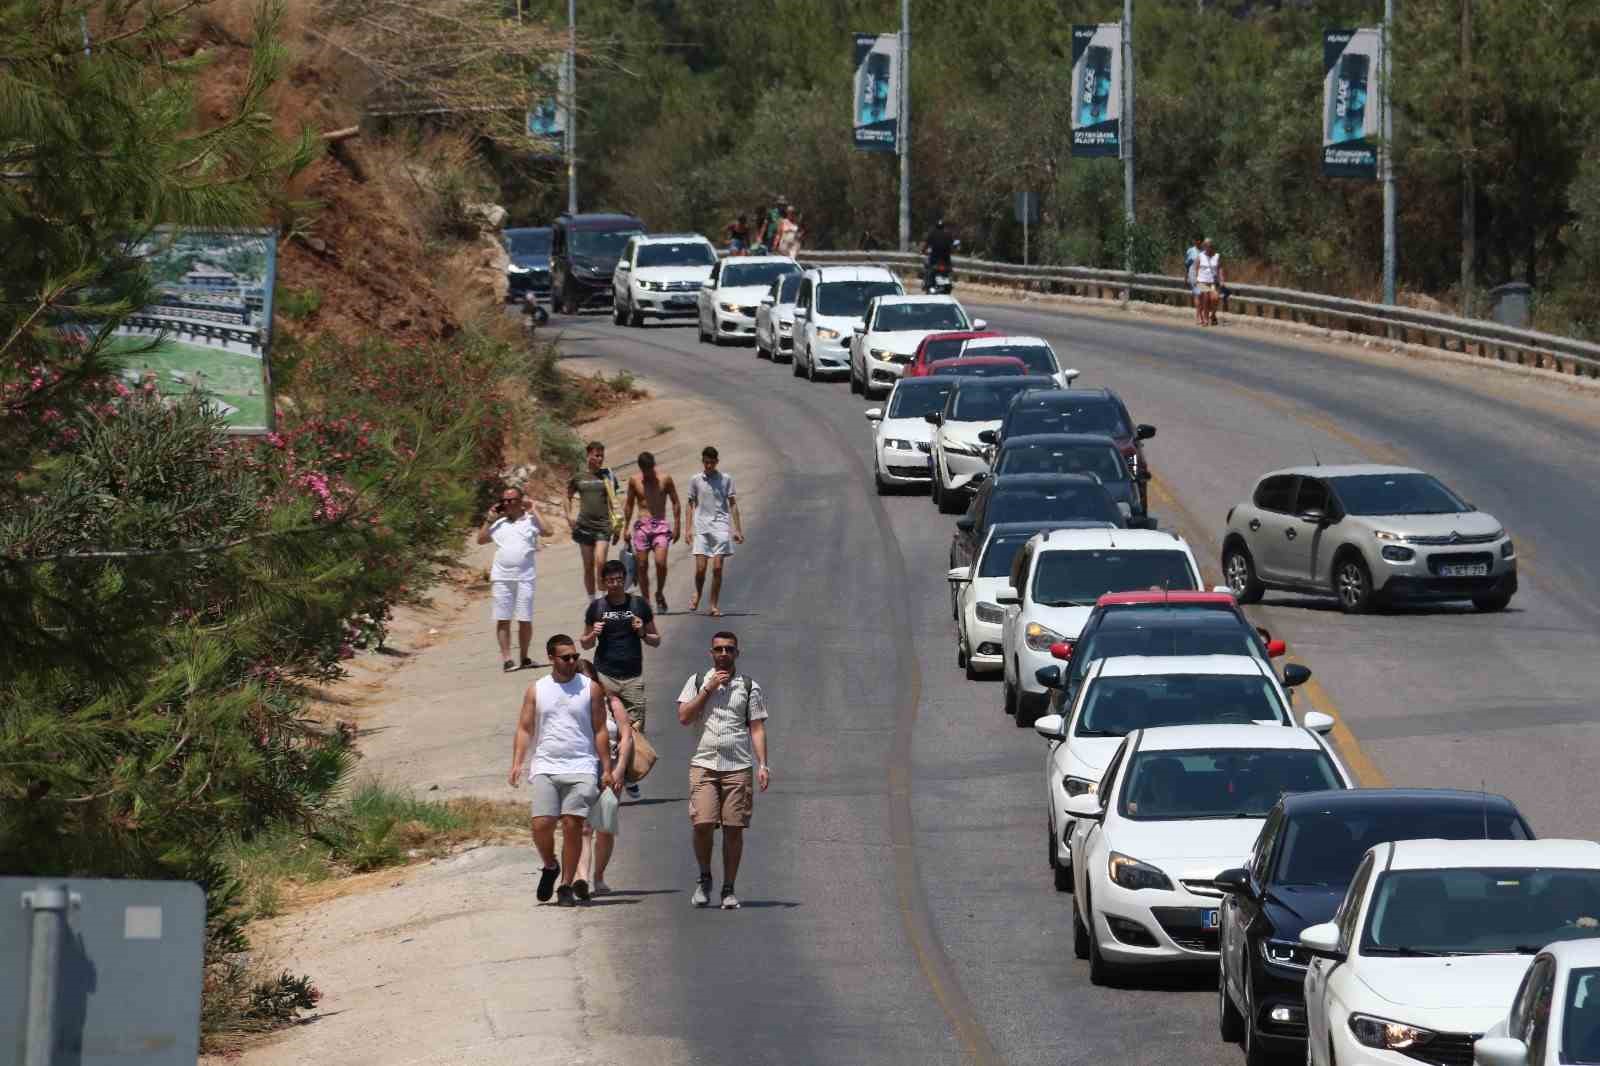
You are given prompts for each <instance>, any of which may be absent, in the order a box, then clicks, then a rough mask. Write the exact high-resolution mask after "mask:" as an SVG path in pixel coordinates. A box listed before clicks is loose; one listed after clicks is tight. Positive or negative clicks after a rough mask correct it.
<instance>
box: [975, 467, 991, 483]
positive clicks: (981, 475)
mask: <svg viewBox="0 0 1600 1066" xmlns="http://www.w3.org/2000/svg"><path fill="white" fill-rule="evenodd" d="M988 480H989V471H987V470H980V471H978V472H977V473H976V474H973V475H972V484H974V485H981V484H983V483H984V482H985V481H988Z"/></svg>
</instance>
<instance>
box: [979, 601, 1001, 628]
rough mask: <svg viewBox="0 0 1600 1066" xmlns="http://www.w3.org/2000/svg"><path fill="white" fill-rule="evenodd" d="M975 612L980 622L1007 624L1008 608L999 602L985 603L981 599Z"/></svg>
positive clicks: (998, 624)
mask: <svg viewBox="0 0 1600 1066" xmlns="http://www.w3.org/2000/svg"><path fill="white" fill-rule="evenodd" d="M974 613H975V614H977V616H978V621H980V622H987V623H989V624H990V625H992V626H1003V625H1005V624H1006V609H1005V608H1004V607H1001V606H1000V605H999V604H998V603H984V602H982V601H979V603H978V606H977V607H976V608H975V609H974Z"/></svg>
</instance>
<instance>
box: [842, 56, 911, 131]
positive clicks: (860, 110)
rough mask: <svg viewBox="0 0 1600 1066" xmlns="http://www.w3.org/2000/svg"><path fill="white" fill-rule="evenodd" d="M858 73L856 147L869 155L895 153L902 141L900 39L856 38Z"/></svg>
mask: <svg viewBox="0 0 1600 1066" xmlns="http://www.w3.org/2000/svg"><path fill="white" fill-rule="evenodd" d="M855 72H856V74H855V79H854V81H853V82H852V103H851V110H852V112H853V113H854V116H855V121H854V127H855V145H856V147H857V148H860V149H861V150H862V151H866V152H893V151H895V150H896V149H897V148H898V147H899V141H900V35H899V34H895V33H858V34H856V35H855Z"/></svg>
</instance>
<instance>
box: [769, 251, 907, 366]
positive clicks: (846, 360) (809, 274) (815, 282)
mask: <svg viewBox="0 0 1600 1066" xmlns="http://www.w3.org/2000/svg"><path fill="white" fill-rule="evenodd" d="M904 293H905V286H903V285H901V284H900V279H899V278H897V277H895V276H894V275H893V274H891V273H890V272H889V271H888V270H886V269H884V268H883V267H873V266H836V267H813V268H812V269H810V270H808V271H806V272H805V273H804V274H803V275H801V277H800V293H799V295H798V296H796V297H795V301H794V372H795V374H796V375H800V374H804V375H805V376H806V377H808V378H810V379H811V380H812V381H816V380H817V379H818V378H819V377H824V376H827V377H832V376H834V375H836V374H848V373H849V372H850V338H851V337H853V336H854V335H855V331H856V329H857V328H859V327H860V326H861V325H862V324H863V323H864V321H865V318H866V313H867V304H869V303H871V302H872V298H873V297H875V296H900V295H903V294H904Z"/></svg>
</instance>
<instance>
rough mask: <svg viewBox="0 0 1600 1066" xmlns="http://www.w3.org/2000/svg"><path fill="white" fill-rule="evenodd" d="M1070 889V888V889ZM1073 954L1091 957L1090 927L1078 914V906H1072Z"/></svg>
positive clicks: (1077, 956)
mask: <svg viewBox="0 0 1600 1066" xmlns="http://www.w3.org/2000/svg"><path fill="white" fill-rule="evenodd" d="M1069 891H1070V890H1069ZM1072 954H1073V957H1075V958H1079V959H1087V958H1088V957H1089V929H1088V927H1087V926H1085V925H1084V924H1083V919H1082V918H1081V917H1079V916H1078V908H1077V907H1076V906H1074V907H1073V908H1072Z"/></svg>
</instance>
